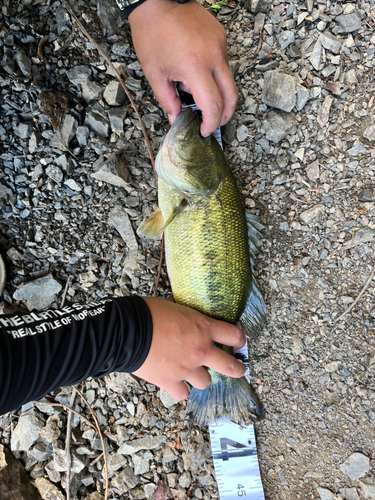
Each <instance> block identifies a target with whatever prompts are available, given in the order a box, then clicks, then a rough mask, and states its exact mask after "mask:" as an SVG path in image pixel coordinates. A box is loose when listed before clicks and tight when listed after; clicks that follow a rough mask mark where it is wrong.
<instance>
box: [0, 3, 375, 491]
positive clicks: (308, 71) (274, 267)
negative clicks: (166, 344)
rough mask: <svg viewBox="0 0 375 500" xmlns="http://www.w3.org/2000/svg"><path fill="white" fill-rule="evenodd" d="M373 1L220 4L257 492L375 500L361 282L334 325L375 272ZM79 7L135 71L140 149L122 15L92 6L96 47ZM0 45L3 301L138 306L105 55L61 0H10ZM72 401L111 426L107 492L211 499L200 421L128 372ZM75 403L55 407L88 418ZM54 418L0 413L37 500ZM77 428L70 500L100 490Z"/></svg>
mask: <svg viewBox="0 0 375 500" xmlns="http://www.w3.org/2000/svg"><path fill="white" fill-rule="evenodd" d="M374 5H375V2H374V1H373V0H371V1H368V2H365V1H358V2H353V3H342V4H339V3H336V2H331V1H330V0H319V1H318V2H316V1H314V0H307V1H306V2H305V1H300V2H291V1H288V0H285V1H284V2H283V3H282V2H279V1H277V0H276V1H272V2H270V3H267V2H265V1H264V0H259V1H257V0H247V1H246V2H245V4H244V5H240V6H237V7H236V8H229V7H223V8H222V9H221V10H220V11H219V13H218V18H219V20H220V21H221V22H222V23H223V25H224V27H225V28H226V30H227V33H228V45H229V58H230V65H231V69H232V71H233V74H234V76H235V78H236V82H237V84H238V88H239V91H240V101H239V105H238V110H237V112H236V114H235V116H234V117H233V120H231V122H230V123H229V124H228V125H227V126H226V127H225V129H224V130H223V137H224V147H225V152H226V155H227V157H228V160H229V162H230V164H231V166H232V168H233V171H234V173H235V175H236V178H237V180H238V183H239V186H240V188H241V192H242V195H243V199H244V202H245V204H246V206H247V207H248V208H249V209H250V210H251V211H252V212H253V213H256V214H258V215H260V217H261V218H262V220H263V222H264V224H265V230H264V240H263V242H262V244H263V247H262V250H261V253H260V254H259V256H258V259H257V262H256V275H257V278H258V280H259V283H260V286H261V289H262V291H263V293H264V296H265V299H266V303H267V308H268V321H267V326H266V328H265V330H264V332H262V333H261V334H260V335H259V337H258V338H257V339H254V341H253V342H252V343H251V345H250V346H249V347H250V353H251V355H252V357H251V360H252V361H251V366H250V371H251V374H252V376H253V381H254V384H255V385H256V386H257V390H258V393H259V394H260V395H261V397H262V399H263V401H264V405H265V409H266V413H267V416H266V419H265V420H264V421H262V422H261V423H258V424H256V433H257V440H258V448H259V460H260V468H261V474H262V478H263V482H264V488H265V495H266V498H267V499H268V500H276V499H277V500H279V499H280V500H282V499H288V500H290V499H319V498H320V499H323V500H334V499H347V500H356V499H375V476H374V462H373V457H374V456H375V446H374V443H375V432H374V423H375V408H374V401H375V379H374V377H375V354H374V347H375V325H374V319H375V308H374V296H375V289H374V283H375V280H373V281H371V282H370V284H369V286H368V288H367V290H366V291H365V293H364V294H363V295H362V296H361V297H360V300H359V301H358V302H357V303H356V304H354V307H353V309H352V310H351V311H350V312H349V313H348V314H347V315H345V316H344V317H343V318H340V315H341V314H342V313H343V312H344V311H345V310H346V309H347V308H348V307H349V306H350V305H351V304H353V302H354V301H355V300H356V298H357V297H358V295H359V293H360V291H361V289H362V287H363V286H364V284H365V283H366V281H367V280H368V278H369V277H370V273H371V270H372V269H373V266H374V264H375V259H374V254H375V252H374V241H375V239H374V236H375V210H374V207H375V204H374V202H375V181H374V174H375V160H374V158H375V123H374V109H375V103H374V100H375V93H374V88H375V87H374V85H375V78H374V68H375V57H374V53H375V35H374V26H375V6H374ZM74 8H75V10H76V12H77V13H80V15H81V16H82V19H83V21H84V22H85V23H86V24H87V26H89V30H90V32H91V34H92V35H93V36H94V37H95V39H96V40H97V41H98V42H99V43H100V45H101V47H102V48H103V49H104V50H105V51H106V52H107V53H108V54H110V57H111V59H112V61H113V62H116V63H118V65H119V66H120V67H123V68H124V69H126V71H127V73H128V74H129V78H128V79H127V80H126V85H127V87H128V88H129V89H130V90H131V92H132V94H133V96H134V98H135V100H136V103H137V106H138V108H139V110H140V113H141V115H142V117H143V120H144V122H145V124H146V127H147V130H148V133H149V136H150V139H151V144H152V148H153V150H154V152H155V153H156V152H157V150H158V147H159V145H160V141H161V140H162V138H163V136H164V135H165V133H166V131H167V130H168V123H167V120H166V117H165V114H164V113H163V111H162V110H161V109H160V107H159V106H158V103H157V102H156V100H155V98H154V97H153V94H152V91H151V89H150V87H149V86H148V84H147V82H146V81H145V79H144V76H143V73H142V70H141V68H140V65H139V63H138V62H137V59H136V57H135V54H134V50H133V48H132V44H131V39H130V33H129V27H128V24H127V22H122V21H121V19H113V18H112V17H111V16H110V15H108V16H107V21H106V23H105V30H106V35H107V36H106V37H104V36H103V29H102V26H101V24H100V22H99V19H98V16H97V8H96V5H94V3H92V4H90V3H89V2H88V0H82V1H81V0H80V1H79V2H76V3H75V4H74ZM106 11H107V12H108V9H106ZM0 51H1V66H0V106H1V122H0V162H1V163H0V164H1V170H0V202H1V203H2V211H1V214H0V245H1V251H2V254H3V257H4V260H5V262H6V266H7V270H8V280H7V285H6V289H5V291H4V294H3V298H4V302H3V303H2V304H1V307H2V310H3V311H7V310H9V309H10V308H11V307H19V306H22V305H27V307H29V308H32V307H35V308H38V309H43V308H45V307H58V306H59V305H60V304H61V301H62V298H63V295H64V290H65V291H66V298H65V303H72V302H80V303H84V302H87V301H90V300H94V301H97V300H100V299H101V298H102V297H104V296H106V295H113V296H122V295H127V294H133V293H135V294H150V293H151V292H152V291H153V286H154V282H155V277H156V272H157V263H158V259H159V252H160V249H159V244H157V243H154V242H149V241H145V240H142V241H138V240H137V239H136V236H135V234H134V230H135V229H136V227H137V226H138V225H139V223H140V221H141V220H142V219H143V218H144V217H145V216H146V215H148V214H150V213H151V211H152V209H153V206H154V204H155V202H156V185H155V181H154V178H153V173H152V169H151V166H150V160H149V157H148V153H147V150H146V148H145V145H144V141H143V139H142V134H141V131H140V126H139V123H138V121H137V118H136V116H135V114H134V112H133V110H132V108H131V106H130V105H129V102H128V100H127V98H126V97H125V95H124V93H123V92H122V89H119V88H118V84H117V81H116V79H115V78H114V76H113V75H111V72H110V71H109V70H108V67H107V64H106V63H105V61H104V60H103V58H102V57H101V56H100V55H98V53H97V51H96V49H95V48H94V46H93V45H92V44H91V43H89V42H88V41H87V40H86V39H85V38H84V36H83V35H82V34H81V33H80V31H79V30H78V29H77V26H76V25H75V24H74V25H72V22H71V19H70V16H69V15H68V14H67V11H66V10H65V8H64V6H63V5H62V4H61V2H60V1H56V2H53V3H52V2H50V1H49V0H34V2H32V3H31V2H29V1H24V2H16V3H13V2H11V1H10V0H4V2H3V7H2V11H1V13H0ZM124 117H125V118H124ZM41 278H42V281H39V280H40V279H41ZM26 284H27V286H25V285H26ZM40 290H43V293H41V291H40ZM168 291H169V283H168V279H167V276H166V274H165V271H164V270H163V272H162V280H161V284H160V286H159V294H160V295H162V296H163V295H167V294H168ZM337 320H338V321H337ZM80 389H81V390H82V392H83V394H84V395H85V397H86V398H87V400H88V402H89V403H90V404H91V406H92V408H93V409H94V411H95V414H96V416H97V418H98V420H99V423H100V425H101V428H102V430H103V431H105V432H106V433H105V436H106V438H105V439H106V447H107V452H108V455H109V470H110V474H109V475H110V497H112V498H135V499H142V498H152V497H153V496H155V498H172V496H173V497H174V498H179V499H184V498H193V499H202V498H203V499H207V500H208V499H211V498H218V492H217V486H216V483H215V479H214V474H213V464H212V459H211V451H210V446H209V441H208V436H207V432H206V429H201V428H198V427H194V426H190V427H189V426H187V425H186V424H185V423H184V406H185V405H184V403H182V404H180V403H178V404H174V402H173V401H171V400H170V398H168V397H167V396H166V395H165V394H163V393H161V392H160V391H159V390H158V389H157V388H155V387H153V386H151V385H149V384H145V383H143V382H141V383H140V384H138V383H137V382H136V381H135V380H133V378H131V377H130V376H128V375H124V374H113V375H111V376H108V377H106V379H104V380H97V381H93V380H89V381H87V382H85V383H83V384H81V387H80ZM71 394H72V389H71V388H66V389H63V390H61V391H59V392H57V393H56V394H55V395H54V396H55V399H56V400H57V401H63V402H65V403H66V404H73V405H74V407H75V409H76V410H77V411H78V412H80V413H82V414H84V415H86V416H87V417H88V418H91V416H90V413H89V412H88V410H87V408H86V407H85V405H84V403H83V402H82V400H81V399H80V398H79V397H78V396H77V397H76V398H75V400H74V402H72V396H71ZM67 420H68V417H67V414H66V412H65V411H64V410H63V409H61V408H56V407H55V408H52V407H51V406H48V405H46V404H44V403H39V404H29V405H26V406H25V407H23V408H22V410H21V411H18V412H15V413H12V414H8V415H5V416H3V417H0V437H1V442H2V443H3V445H8V446H9V447H10V448H11V449H12V451H13V454H14V455H15V456H16V457H17V458H18V459H19V462H18V463H22V464H23V465H24V466H25V468H26V471H27V472H28V474H29V475H30V476H31V478H32V481H33V484H35V485H36V486H37V488H38V490H39V492H40V495H41V496H42V498H56V499H59V498H65V493H64V494H63V493H62V492H64V488H65V485H66V482H67V478H66V476H67V472H66V471H67V465H66V459H65V451H64V447H65V441H66V438H67V434H68V431H67V429H68V428H69V425H68V424H67ZM71 428H72V436H71V445H70V449H71V451H72V470H71V473H70V490H71V498H79V499H81V498H82V499H86V498H87V499H91V500H99V499H101V498H104V493H103V491H104V478H103V461H102V459H101V458H100V455H101V450H102V447H101V443H100V440H99V438H98V435H97V434H96V433H95V431H94V430H93V429H91V428H90V427H88V426H87V425H86V424H85V423H84V422H83V421H82V420H81V419H80V418H79V417H77V416H73V417H72V418H71ZM1 451H2V450H0V452H1ZM5 456H6V455H5ZM1 457H2V455H1V453H0V458H1ZM98 457H99V459H98V460H97V458H98ZM6 461H7V460H6ZM0 463H1V460H0ZM7 463H10V459H9V460H8V461H7ZM9 467H10V466H9ZM13 467H14V470H16V469H15V467H16V466H12V470H13ZM0 468H1V467H0ZM4 470H5V471H6V468H5V469H4ZM2 473H3V471H2V472H1V474H2ZM159 480H161V481H162V483H160V486H159V488H158V490H157V491H158V494H159V496H158V495H154V493H155V487H156V485H157V484H158V481H159ZM162 485H165V488H164V489H161V486H162ZM48 495H50V496H48ZM23 498H28V499H30V498H32V496H31V494H30V493H28V494H26V496H24V497H23Z"/></svg>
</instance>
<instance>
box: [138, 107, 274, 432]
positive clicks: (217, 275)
mask: <svg viewBox="0 0 375 500" xmlns="http://www.w3.org/2000/svg"><path fill="white" fill-rule="evenodd" d="M199 130H200V119H199V117H198V116H197V115H196V114H195V113H194V112H193V111H192V110H191V109H185V110H184V111H182V113H181V114H180V115H179V116H178V118H177V119H176V120H175V122H174V123H173V125H172V127H171V129H170V131H169V132H168V134H167V135H166V137H165V140H164V142H163V145H162V147H161V148H160V151H159V153H158V155H157V158H156V170H157V173H158V176H159V178H158V198H159V209H158V210H157V211H156V212H154V213H153V214H152V215H151V216H150V217H149V219H147V220H146V221H144V222H143V223H142V224H141V226H140V227H139V229H138V234H139V235H140V236H146V237H151V238H158V237H161V235H162V233H164V235H165V255H166V264H167V269H168V275H169V278H170V281H171V286H172V293H173V296H174V299H175V301H176V302H177V303H179V304H182V305H186V306H189V307H191V308H193V309H196V310H198V311H200V312H201V313H203V314H206V315H208V316H211V317H213V318H216V319H220V320H223V321H227V322H230V323H233V324H237V325H238V326H239V327H240V328H241V329H242V330H243V331H244V332H245V334H246V336H247V337H250V338H252V337H253V336H254V335H255V334H257V333H258V332H260V331H261V329H262V327H263V322H264V318H265V304H264V301H263V298H262V295H261V293H260V291H259V287H258V285H257V283H256V280H255V279H254V276H253V273H252V262H253V259H254V257H255V254H256V253H257V246H258V244H259V238H260V232H259V230H260V229H261V227H262V225H261V224H260V223H259V221H258V220H257V219H256V217H254V216H252V215H250V214H247V213H246V212H245V209H244V206H243V203H242V200H241V197H240V194H239V191H238V188H237V185H236V181H235V179H234V177H233V174H232V172H231V170H230V168H229V166H228V164H227V161H226V159H225V156H224V154H223V151H222V149H221V147H220V146H219V144H218V143H217V141H216V139H214V137H211V138H210V139H209V140H207V139H205V138H203V137H202V136H201V135H200V132H199ZM220 347H221V348H222V349H224V350H225V351H227V352H230V353H232V354H233V351H232V348H230V347H228V346H220ZM209 373H210V375H211V380H212V382H211V384H210V386H209V387H208V388H207V389H204V390H199V389H195V388H193V389H192V390H191V392H190V396H189V401H188V404H187V407H186V415H187V418H188V419H190V420H192V421H194V422H196V423H198V424H201V425H203V424H208V423H210V422H213V421H217V420H219V419H220V418H222V417H227V418H229V419H231V420H233V421H235V422H237V423H241V424H246V423H248V422H249V421H250V420H252V419H254V418H262V417H263V416H264V410H263V406H262V404H261V402H260V401H259V399H258V397H257V395H256V394H255V392H254V390H253V389H252V387H251V385H250V384H249V383H248V381H247V380H246V378H245V377H242V378H240V379H235V378H231V377H228V376H224V375H221V374H219V373H217V372H214V371H212V370H209Z"/></svg>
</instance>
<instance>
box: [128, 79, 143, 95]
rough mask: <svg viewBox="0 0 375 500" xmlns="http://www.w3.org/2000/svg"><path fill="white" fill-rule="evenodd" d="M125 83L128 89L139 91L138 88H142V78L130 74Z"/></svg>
mask: <svg viewBox="0 0 375 500" xmlns="http://www.w3.org/2000/svg"><path fill="white" fill-rule="evenodd" d="M125 85H126V87H127V88H128V89H130V90H134V92H138V90H142V80H137V79H135V78H133V77H132V76H129V77H128V78H127V79H126V80H125Z"/></svg>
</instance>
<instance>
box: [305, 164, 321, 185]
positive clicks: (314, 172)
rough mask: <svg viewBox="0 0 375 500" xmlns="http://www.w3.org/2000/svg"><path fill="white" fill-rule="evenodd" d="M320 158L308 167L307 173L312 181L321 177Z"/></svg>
mask: <svg viewBox="0 0 375 500" xmlns="http://www.w3.org/2000/svg"><path fill="white" fill-rule="evenodd" d="M319 174H320V172H319V160H316V161H314V162H313V163H311V164H310V165H309V166H308V167H306V175H307V177H308V178H309V179H310V180H311V181H316V180H317V179H319Z"/></svg>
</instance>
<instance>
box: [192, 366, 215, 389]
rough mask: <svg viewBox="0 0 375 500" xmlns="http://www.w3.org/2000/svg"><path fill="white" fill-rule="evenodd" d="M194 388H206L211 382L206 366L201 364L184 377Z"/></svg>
mask: <svg viewBox="0 0 375 500" xmlns="http://www.w3.org/2000/svg"><path fill="white" fill-rule="evenodd" d="M186 380H187V382H189V384H191V385H192V386H193V387H195V388H196V389H202V390H203V389H206V388H207V387H208V386H209V385H210V384H211V375H210V374H209V373H208V371H207V368H205V367H204V366H201V367H200V368H197V369H196V370H194V371H193V372H192V373H191V374H189V376H188V378H187V379H186Z"/></svg>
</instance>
